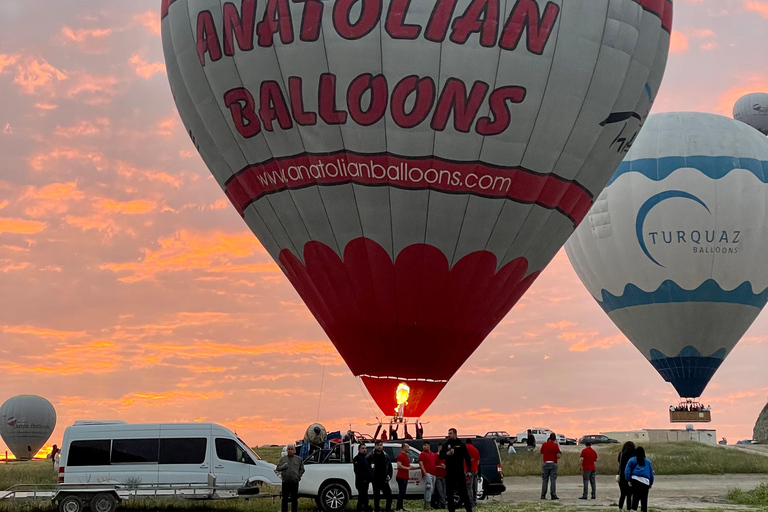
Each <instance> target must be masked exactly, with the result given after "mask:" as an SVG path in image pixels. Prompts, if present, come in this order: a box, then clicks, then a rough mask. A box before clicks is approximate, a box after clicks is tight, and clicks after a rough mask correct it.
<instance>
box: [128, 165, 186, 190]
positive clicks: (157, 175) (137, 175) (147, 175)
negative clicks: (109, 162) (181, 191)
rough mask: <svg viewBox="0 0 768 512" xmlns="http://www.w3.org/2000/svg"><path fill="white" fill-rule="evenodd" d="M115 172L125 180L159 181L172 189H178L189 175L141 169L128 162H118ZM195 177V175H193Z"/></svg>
mask: <svg viewBox="0 0 768 512" xmlns="http://www.w3.org/2000/svg"><path fill="white" fill-rule="evenodd" d="M114 167H115V172H117V174H119V175H120V176H122V177H124V178H129V179H130V180H132V181H136V180H146V181H159V182H162V183H165V184H168V185H171V186H172V187H175V188H178V187H180V186H181V185H182V184H183V183H184V179H185V177H187V176H190V175H189V174H182V173H177V174H169V173H167V172H165V171H158V170H156V169H140V168H138V167H136V166H134V165H132V164H130V163H128V162H123V161H118V162H115V164H114ZM191 176H193V177H194V175H191Z"/></svg>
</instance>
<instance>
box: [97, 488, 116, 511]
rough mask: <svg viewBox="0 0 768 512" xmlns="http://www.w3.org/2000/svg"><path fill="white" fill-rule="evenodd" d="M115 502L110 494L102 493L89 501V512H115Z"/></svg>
mask: <svg viewBox="0 0 768 512" xmlns="http://www.w3.org/2000/svg"><path fill="white" fill-rule="evenodd" d="M116 508H117V500H116V499H115V497H114V496H112V495H111V494H108V493H106V492H102V493H99V494H97V495H96V496H94V497H93V499H92V500H91V512H115V509H116Z"/></svg>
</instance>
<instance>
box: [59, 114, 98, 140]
mask: <svg viewBox="0 0 768 512" xmlns="http://www.w3.org/2000/svg"><path fill="white" fill-rule="evenodd" d="M110 125H111V121H110V120H109V118H108V117H100V118H97V119H94V120H93V121H88V120H82V121H79V122H77V123H75V124H74V125H71V126H56V130H55V131H54V132H53V133H54V135H57V136H59V137H64V138H67V139H71V138H75V137H85V136H88V135H98V134H100V133H102V132H103V131H104V130H106V129H109V127H110Z"/></svg>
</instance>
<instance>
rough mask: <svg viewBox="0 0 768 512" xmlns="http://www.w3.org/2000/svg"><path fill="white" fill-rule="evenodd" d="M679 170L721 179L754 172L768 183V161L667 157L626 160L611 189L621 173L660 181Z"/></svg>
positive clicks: (615, 174) (617, 171)
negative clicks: (639, 175)
mask: <svg viewBox="0 0 768 512" xmlns="http://www.w3.org/2000/svg"><path fill="white" fill-rule="evenodd" d="M680 168H692V169H698V170H699V171H701V172H702V173H703V174H704V175H705V176H708V177H709V178H712V179H713V180H719V179H720V178H722V177H724V176H726V175H727V174H728V173H729V172H731V171H732V170H734V169H744V170H746V171H749V172H751V173H752V174H754V175H755V176H757V178H758V179H759V180H760V181H762V182H763V183H768V161H763V160H757V159H756V158H737V157H732V156H687V157H686V156H666V157H663V158H658V159H657V158H642V159H639V160H631V161H626V160H625V161H623V162H621V165H619V168H618V169H617V170H616V172H615V173H614V174H613V176H612V177H611V179H610V181H609V182H608V185H606V186H609V185H611V184H612V183H613V182H614V181H616V180H617V179H618V178H619V176H621V175H622V174H627V173H630V172H637V173H640V174H642V175H643V176H646V177H647V178H650V179H652V180H654V181H661V180H663V179H665V178H667V177H668V176H669V175H670V174H672V173H673V172H675V171H676V170H678V169H680Z"/></svg>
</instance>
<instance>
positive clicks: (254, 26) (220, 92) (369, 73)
mask: <svg viewBox="0 0 768 512" xmlns="http://www.w3.org/2000/svg"><path fill="white" fill-rule="evenodd" d="M671 23H672V1H671V0H652V1H651V0H568V1H564V0H554V1H544V0H518V1H516V2H500V1H499V0H495V1H494V0H419V1H410V0H334V1H329V0H299V1H296V0H294V1H293V2H289V1H288V0H264V1H258V2H257V1H255V0H238V1H234V2H222V1H220V0H164V1H163V3H162V40H163V48H164V51H165V60H166V67H167V71H168V77H169V81H170V84H171V90H172V92H173V95H174V99H175V102H176V106H177V108H178V110H179V114H180V115H181V119H182V121H183V122H184V125H185V127H186V129H187V131H188V132H189V134H190V137H191V138H192V140H193V141H194V144H195V146H196V147H197V149H198V150H199V152H200V155H201V156H202V158H203V160H204V161H205V162H206V164H207V165H208V167H209V168H210V170H211V172H212V173H213V175H214V176H215V178H216V180H217V181H218V183H219V185H220V186H221V187H222V188H223V190H224V191H225V192H226V194H227V196H228V197H229V199H230V200H231V202H232V203H233V205H234V206H235V208H237V210H238V211H239V212H240V214H241V215H242V216H243V218H244V219H245V222H246V223H247V224H248V226H249V227H250V228H251V230H252V231H253V232H254V233H255V234H256V236H257V237H258V238H259V240H260V241H261V242H262V244H263V245H264V247H265V248H266V249H267V250H268V251H269V253H270V254H271V255H272V257H273V258H274V259H275V260H276V261H277V262H278V264H279V265H280V267H281V268H282V270H283V272H284V273H285V274H286V276H287V277H288V279H289V280H290V282H291V283H292V284H293V286H294V287H295V288H296V290H297V291H298V293H299V295H300V296H301V297H302V299H303V300H304V302H305V303H306V304H307V306H308V308H309V309H310V311H311V312H312V313H313V315H314V316H315V317H316V318H317V320H318V322H319V323H320V324H321V326H322V327H323V329H324V330H325V332H326V333H327V334H328V336H329V338H330V339H331V341H332V342H333V344H334V345H335V347H336V348H337V350H338V351H339V353H340V354H341V356H342V357H343V359H344V361H345V362H346V363H347V365H348V366H349V368H350V370H351V371H352V373H353V374H354V375H356V376H358V377H360V378H361V379H362V381H363V383H364V384H365V386H366V387H367V389H368V391H369V392H370V394H371V396H372V397H373V399H374V400H375V401H376V403H377V404H378V405H379V406H380V407H381V409H382V410H383V411H384V412H385V413H388V414H393V415H394V412H395V409H396V408H397V409H398V413H402V414H404V415H405V416H407V417H418V416H420V415H421V414H422V413H423V412H424V411H425V410H426V408H427V407H428V406H429V405H430V404H431V403H432V401H433V400H434V399H435V398H436V397H437V395H438V393H439V392H440V390H442V389H443V387H444V386H445V385H446V383H447V382H448V380H449V379H450V378H451V376H452V375H453V374H454V373H455V372H456V371H457V370H458V369H459V367H460V366H461V365H462V364H463V363H464V361H465V360H466V359H467V358H468V357H469V356H470V355H471V354H472V352H473V351H474V350H475V349H476V348H477V347H478V346H479V345H480V343H481V342H482V341H483V339H484V338H485V337H486V336H487V335H488V334H489V333H490V332H491V330H492V329H493V328H494V327H495V326H496V324H497V323H498V322H499V321H500V320H501V319H502V318H503V317H504V316H505V315H506V314H507V313H508V312H509V310H510V309H511V308H512V306H513V305H514V304H515V303H516V302H517V300H518V299H519V298H520V297H521V296H522V295H523V293H524V292H525V291H526V290H527V289H528V287H529V286H530V285H531V283H533V281H534V280H535V279H536V277H537V276H538V275H539V273H540V272H541V270H542V269H543V268H544V267H545V266H546V265H547V263H548V262H549V261H550V260H551V259H552V258H553V256H554V255H555V253H556V252H557V250H558V249H559V248H560V247H561V246H562V244H563V243H564V242H565V240H566V239H567V237H568V236H569V235H570V233H571V232H572V231H573V229H574V228H575V226H576V225H577V224H578V223H579V222H580V221H581V219H582V218H583V217H584V215H586V212H587V211H588V210H589V207H590V205H591V203H592V199H593V196H594V195H595V194H597V193H598V192H599V191H600V190H601V189H602V187H603V186H604V185H605V182H606V181H607V180H608V179H609V178H610V175H611V173H612V172H613V171H614V170H615V168H616V166H617V165H618V164H619V162H620V161H621V158H622V157H623V155H624V153H625V152H626V150H627V148H628V147H629V145H630V143H631V141H632V140H633V138H634V137H635V136H636V134H637V132H638V131H639V129H640V125H641V124H642V120H643V119H644V118H645V117H646V115H647V113H648V111H649V110H650V107H651V104H652V102H653V99H654V97H655V95H656V92H657V91H658V88H659V85H660V83H661V79H662V75H663V72H664V68H665V65H666V58H667V51H668V47H669V37H670V30H671ZM403 349H408V354H409V357H404V356H403ZM401 384H403V385H404V386H400V385H401ZM398 387H399V388H400V389H401V390H402V389H404V387H407V389H408V396H407V398H405V399H404V400H405V401H404V402H401V403H400V404H399V405H398V402H397V397H396V393H397V390H398ZM403 404H405V405H404V406H403Z"/></svg>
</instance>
